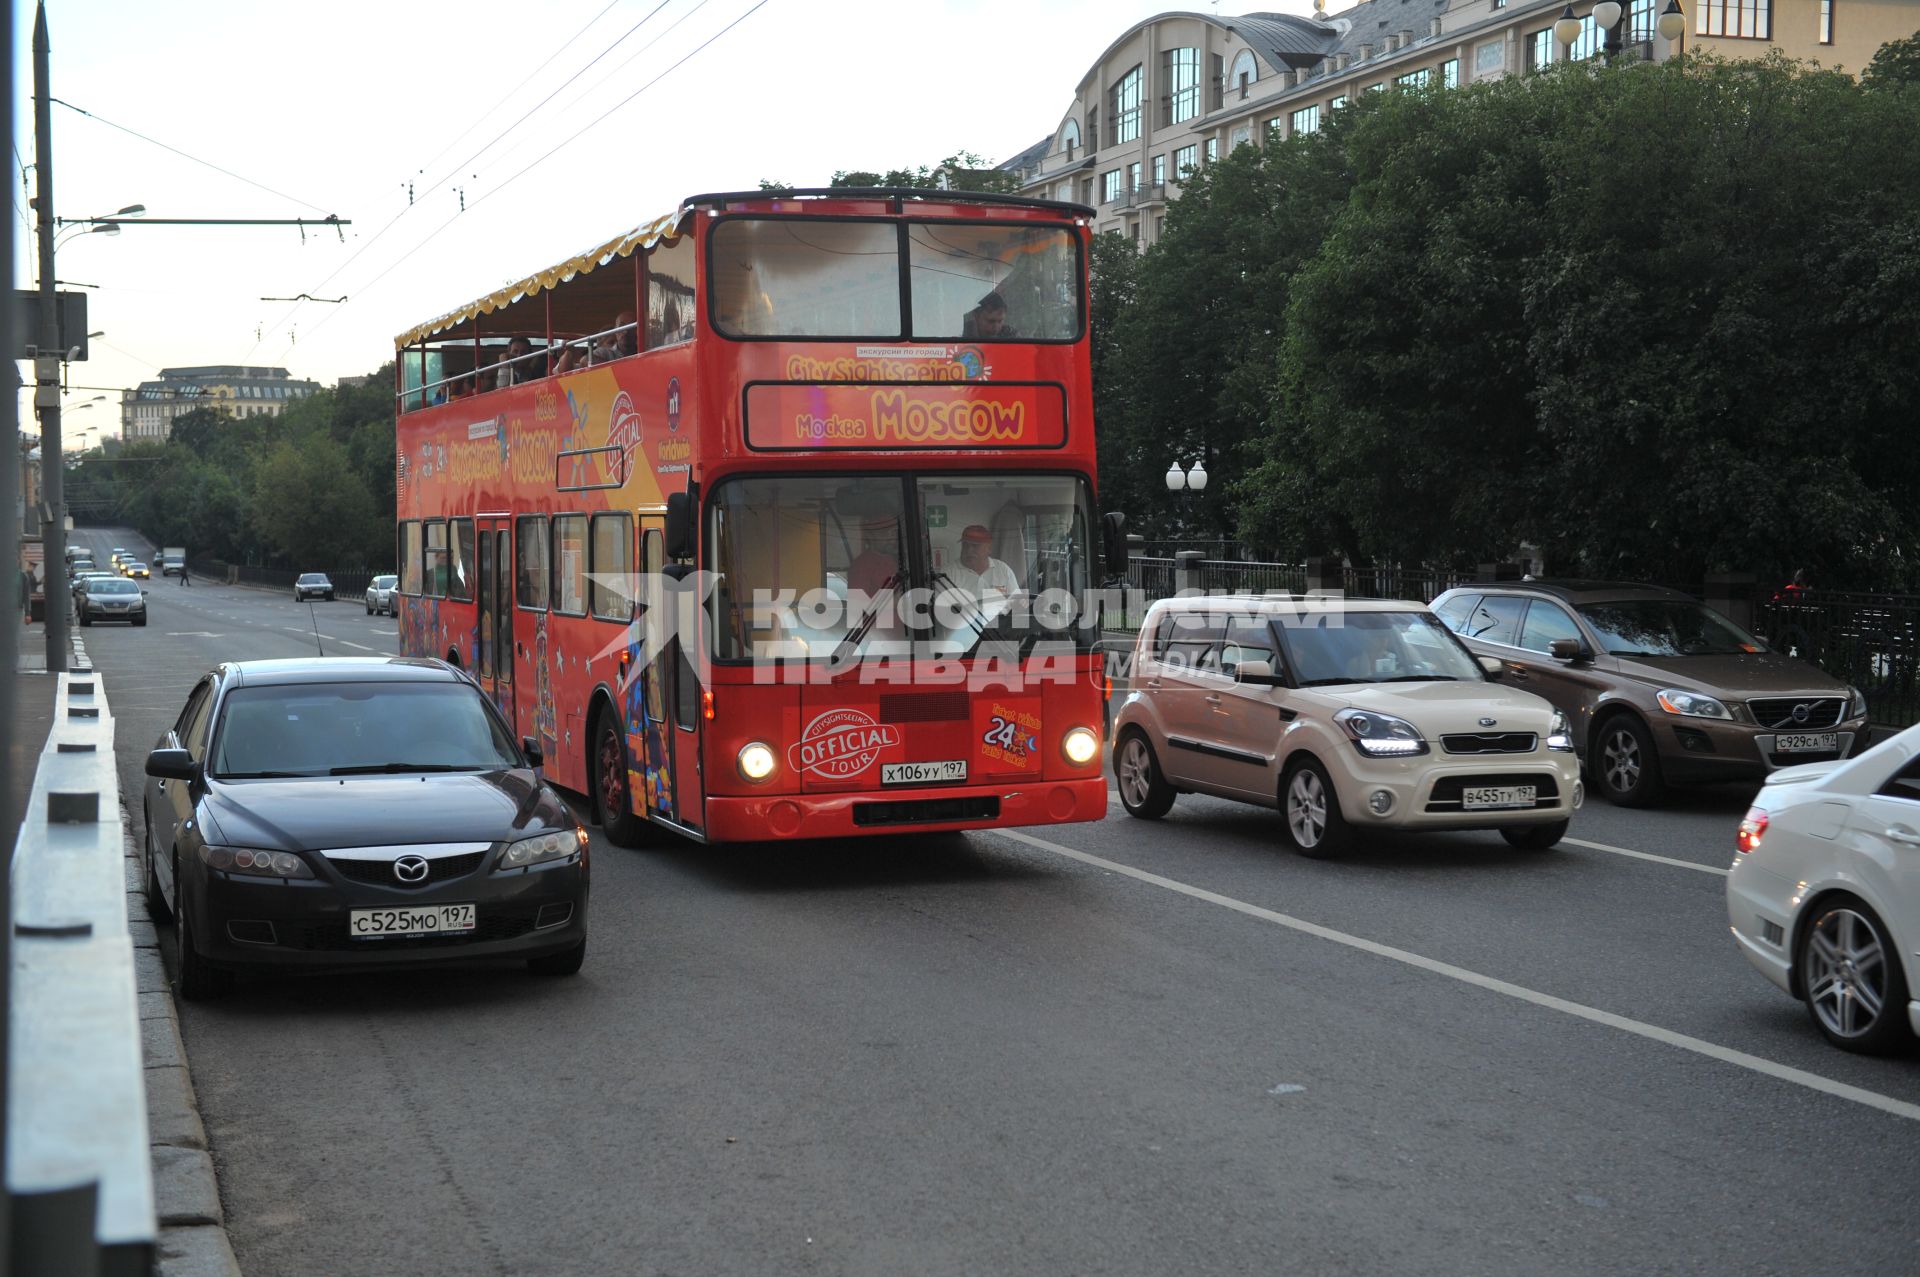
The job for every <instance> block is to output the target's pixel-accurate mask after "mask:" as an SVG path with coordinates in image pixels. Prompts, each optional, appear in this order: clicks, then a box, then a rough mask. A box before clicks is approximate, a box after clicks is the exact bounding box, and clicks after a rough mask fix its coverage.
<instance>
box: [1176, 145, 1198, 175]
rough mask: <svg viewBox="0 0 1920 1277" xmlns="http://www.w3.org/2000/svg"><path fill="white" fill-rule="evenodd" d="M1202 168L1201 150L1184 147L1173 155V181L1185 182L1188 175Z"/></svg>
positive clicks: (1194, 147) (1195, 147) (1193, 147)
mask: <svg viewBox="0 0 1920 1277" xmlns="http://www.w3.org/2000/svg"><path fill="white" fill-rule="evenodd" d="M1199 167H1200V148H1199V147H1198V146H1183V147H1181V148H1180V149H1179V150H1177V151H1175V152H1174V153H1173V180H1174V181H1176V182H1184V181H1186V180H1187V174H1189V173H1191V172H1193V170H1195V169H1197V168H1199Z"/></svg>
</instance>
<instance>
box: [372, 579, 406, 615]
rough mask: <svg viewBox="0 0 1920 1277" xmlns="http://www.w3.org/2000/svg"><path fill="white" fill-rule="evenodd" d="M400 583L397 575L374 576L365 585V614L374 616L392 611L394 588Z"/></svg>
mask: <svg viewBox="0 0 1920 1277" xmlns="http://www.w3.org/2000/svg"><path fill="white" fill-rule="evenodd" d="M399 584H400V578H399V577H397V576H376V577H374V578H373V580H372V581H371V582H369V583H368V585H367V615H368V616H376V615H379V614H381V613H389V612H393V611H394V603H393V595H394V588H395V587H396V586H398V585H399Z"/></svg>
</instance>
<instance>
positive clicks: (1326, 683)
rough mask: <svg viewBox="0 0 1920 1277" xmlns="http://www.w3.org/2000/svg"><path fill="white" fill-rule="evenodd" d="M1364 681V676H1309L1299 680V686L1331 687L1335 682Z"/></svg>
mask: <svg viewBox="0 0 1920 1277" xmlns="http://www.w3.org/2000/svg"><path fill="white" fill-rule="evenodd" d="M1366 681H1367V680H1366V679H1364V678H1346V677H1339V678H1309V679H1303V680H1301V682H1300V686H1301V687H1332V686H1334V685H1335V684H1336V683H1364V682H1366Z"/></svg>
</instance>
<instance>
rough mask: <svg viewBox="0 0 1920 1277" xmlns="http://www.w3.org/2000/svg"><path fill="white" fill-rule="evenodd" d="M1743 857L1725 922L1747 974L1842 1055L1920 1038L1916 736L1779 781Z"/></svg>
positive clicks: (1754, 819)
mask: <svg viewBox="0 0 1920 1277" xmlns="http://www.w3.org/2000/svg"><path fill="white" fill-rule="evenodd" d="M1736 845H1737V847H1738V849H1739V854H1737V855H1736V856H1735V857H1734V860H1733V870H1732V872H1730V873H1729V874H1728V875H1727V918H1728V921H1729V922H1730V923H1731V924H1732V927H1733V938H1734V940H1735V941H1736V942H1738V944H1739V946H1740V951H1741V952H1742V953H1744V954H1746V955H1747V961H1749V962H1751V963H1753V965H1754V966H1756V967H1758V968H1759V969H1760V972H1761V974H1762V975H1764V976H1766V977H1767V979H1769V980H1771V981H1773V982H1774V983H1775V984H1777V985H1779V986H1780V987H1781V988H1782V989H1785V990H1786V991H1787V992H1788V993H1790V994H1792V995H1793V996H1794V997H1796V998H1799V999H1800V1000H1801V1001H1802V1002H1804V1003H1806V1006H1807V1013H1808V1015H1809V1016H1811V1017H1812V1019H1813V1023H1814V1026H1815V1027H1816V1028H1818V1029H1819V1030H1820V1032H1822V1033H1824V1034H1825V1035H1826V1037H1827V1040H1828V1041H1829V1042H1831V1043H1833V1044H1834V1045H1835V1046H1838V1047H1843V1048H1845V1049H1846V1050H1849V1051H1864V1052H1881V1051H1887V1050H1891V1049H1893V1048H1895V1047H1898V1046H1900V1045H1902V1044H1903V1043H1905V1042H1907V1041H1908V1040H1909V1039H1910V1038H1911V1037H1912V1036H1920V1001H1912V1000H1910V999H1912V997H1913V990H1914V988H1915V987H1916V986H1920V726H1915V727H1909V728H1908V729H1907V730H1906V731H1904V732H1901V733H1900V734H1899V735H1898V736H1895V737H1894V738H1893V739H1891V740H1886V741H1882V742H1881V743H1880V744H1878V745H1876V746H1874V747H1873V748H1872V749H1870V750H1868V751H1867V752H1866V753H1864V754H1862V755H1860V757H1858V758H1854V759H1850V760H1847V761H1845V762H1828V763H1808V764H1805V765H1803V766H1800V767H1788V768H1785V769H1783V770H1781V771H1777V772H1774V773H1773V774H1772V775H1770V776H1768V777H1767V780H1766V784H1765V785H1763V786H1762V787H1761V789H1760V792H1759V794H1757V795H1756V796H1755V797H1754V800H1753V807H1752V808H1751V809H1750V810H1749V811H1748V812H1747V815H1746V819H1744V820H1742V821H1741V822H1740V831H1739V835H1738V839H1737V843H1736Z"/></svg>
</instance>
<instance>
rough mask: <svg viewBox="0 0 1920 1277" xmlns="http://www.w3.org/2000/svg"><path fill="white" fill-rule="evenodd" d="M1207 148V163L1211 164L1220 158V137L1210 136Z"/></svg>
mask: <svg viewBox="0 0 1920 1277" xmlns="http://www.w3.org/2000/svg"><path fill="white" fill-rule="evenodd" d="M1206 149H1207V163H1209V164H1211V163H1213V162H1214V161H1215V160H1217V159H1219V158H1220V139H1219V138H1217V137H1210V138H1208V139H1207V148H1206Z"/></svg>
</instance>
